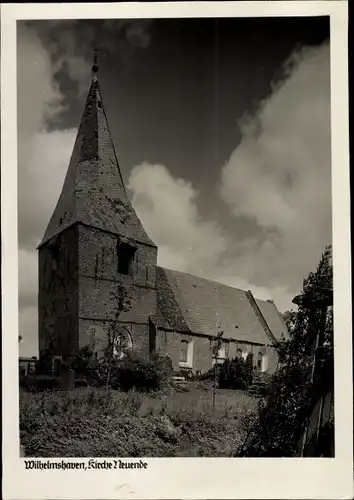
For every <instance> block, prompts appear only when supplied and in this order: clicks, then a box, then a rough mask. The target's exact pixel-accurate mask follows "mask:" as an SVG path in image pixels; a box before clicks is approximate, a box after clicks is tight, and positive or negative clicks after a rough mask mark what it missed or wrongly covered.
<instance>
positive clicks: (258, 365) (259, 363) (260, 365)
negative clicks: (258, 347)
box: [257, 352, 263, 371]
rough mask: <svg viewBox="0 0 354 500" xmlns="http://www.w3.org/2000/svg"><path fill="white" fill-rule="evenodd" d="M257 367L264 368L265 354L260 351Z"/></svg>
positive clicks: (260, 369)
mask: <svg viewBox="0 0 354 500" xmlns="http://www.w3.org/2000/svg"><path fill="white" fill-rule="evenodd" d="M257 369H258V370H259V371H262V369H263V354H262V353H261V352H259V353H258V356H257Z"/></svg>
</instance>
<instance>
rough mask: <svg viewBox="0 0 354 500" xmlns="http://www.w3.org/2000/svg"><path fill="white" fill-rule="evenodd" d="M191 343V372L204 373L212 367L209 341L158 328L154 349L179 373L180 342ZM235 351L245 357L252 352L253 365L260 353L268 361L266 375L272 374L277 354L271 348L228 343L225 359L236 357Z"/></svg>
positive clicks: (244, 343)
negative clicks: (186, 341)
mask: <svg viewBox="0 0 354 500" xmlns="http://www.w3.org/2000/svg"><path fill="white" fill-rule="evenodd" d="M182 340H190V341H193V368H192V369H193V372H194V373H196V372H202V373H204V372H206V371H208V370H210V368H211V367H212V366H213V358H212V351H211V344H210V339H209V338H208V337H203V336H201V335H188V334H185V333H179V332H174V331H168V330H164V329H161V328H159V329H158V332H157V337H156V349H157V350H158V351H159V352H161V353H162V354H167V355H168V356H169V357H170V358H171V360H172V364H173V368H174V370H175V371H179V369H180V367H179V361H180V354H181V341H182ZM237 349H241V350H242V352H243V353H245V356H246V355H247V353H249V352H252V353H253V355H254V365H256V363H257V354H258V353H259V352H261V353H262V354H264V355H266V356H267V359H268V369H267V372H268V373H274V372H275V370H276V367H277V362H278V358H277V354H276V351H275V349H274V348H273V347H267V346H262V345H256V344H250V343H247V342H229V343H228V345H227V347H226V357H228V358H229V359H232V358H235V357H236V351H237Z"/></svg>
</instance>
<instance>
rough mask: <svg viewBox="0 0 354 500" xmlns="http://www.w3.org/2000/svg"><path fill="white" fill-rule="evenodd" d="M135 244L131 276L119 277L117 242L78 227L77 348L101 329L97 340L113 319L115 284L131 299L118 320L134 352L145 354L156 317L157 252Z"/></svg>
mask: <svg viewBox="0 0 354 500" xmlns="http://www.w3.org/2000/svg"><path fill="white" fill-rule="evenodd" d="M134 244H135V245H136V253H135V259H134V275H133V276H126V275H121V274H119V273H118V252H117V248H118V238H117V237H116V236H115V235H112V234H108V233H104V232H102V231H99V230H96V229H93V228H87V227H85V226H80V227H79V317H80V323H79V334H80V345H83V344H84V342H86V341H87V335H88V334H87V333H86V332H87V331H89V332H90V326H96V325H100V329H98V331H99V332H100V333H98V336H99V337H101V336H102V335H103V334H102V333H101V332H102V331H104V329H105V324H106V322H107V321H109V320H111V319H113V316H114V312H115V310H116V301H115V300H114V296H113V294H114V293H115V292H116V290H117V286H118V284H122V285H123V286H124V287H125V289H126V290H127V293H128V295H129V297H130V298H131V309H130V310H129V311H128V312H124V313H122V314H121V316H120V320H121V322H122V325H123V326H126V327H127V328H129V331H130V332H131V336H132V341H133V346H134V348H135V349H137V350H139V351H140V352H141V353H146V354H148V341H149V330H148V323H149V316H154V315H155V314H156V288H155V276H156V274H155V273H156V268H155V266H156V260H157V249H156V248H154V247H150V246H148V245H142V244H139V243H136V242H135V243H134ZM104 335H105V336H106V334H104Z"/></svg>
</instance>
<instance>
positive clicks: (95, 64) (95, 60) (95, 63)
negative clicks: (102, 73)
mask: <svg viewBox="0 0 354 500" xmlns="http://www.w3.org/2000/svg"><path fill="white" fill-rule="evenodd" d="M98 69H99V67H98V57H97V49H94V57H93V66H92V79H93V80H97V73H98Z"/></svg>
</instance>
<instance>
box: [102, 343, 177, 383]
mask: <svg viewBox="0 0 354 500" xmlns="http://www.w3.org/2000/svg"><path fill="white" fill-rule="evenodd" d="M170 377H171V371H170V369H169V365H168V363H166V359H165V358H164V357H162V356H160V355H158V354H155V355H153V356H151V357H150V358H147V359H145V358H142V357H141V356H140V355H139V354H136V353H134V352H133V351H129V352H128V353H127V355H126V356H125V357H124V358H123V359H122V360H114V361H113V364H112V371H111V382H110V386H111V388H112V389H120V390H122V391H129V390H130V389H136V390H138V391H142V392H149V391H158V390H161V389H162V388H163V387H164V386H165V385H166V384H167V381H168V380H169V378H170Z"/></svg>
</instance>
